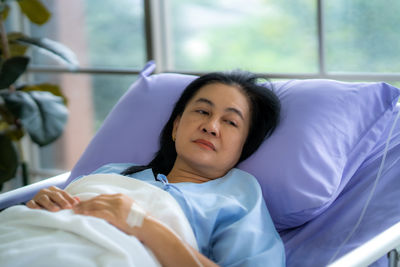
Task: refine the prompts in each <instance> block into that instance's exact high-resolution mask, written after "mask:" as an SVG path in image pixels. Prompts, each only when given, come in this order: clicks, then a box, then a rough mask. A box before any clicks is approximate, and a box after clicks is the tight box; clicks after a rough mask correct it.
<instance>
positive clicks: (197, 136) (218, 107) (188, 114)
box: [172, 83, 250, 178]
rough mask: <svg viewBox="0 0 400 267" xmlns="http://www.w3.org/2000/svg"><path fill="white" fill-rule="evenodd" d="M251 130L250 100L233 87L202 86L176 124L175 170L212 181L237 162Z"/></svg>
mask: <svg viewBox="0 0 400 267" xmlns="http://www.w3.org/2000/svg"><path fill="white" fill-rule="evenodd" d="M249 128H250V107H249V101H248V98H247V97H246V96H245V95H244V93H243V92H242V91H241V90H240V89H238V88H237V87H234V86H229V85H225V84H221V83H213V84H209V85H206V86H203V87H202V88H201V89H200V90H199V91H197V93H196V94H195V95H194V97H193V98H192V99H191V100H190V101H189V102H188V104H187V105H186V108H185V110H184V112H183V114H182V116H180V117H178V118H177V119H176V120H175V122H174V128H173V132H172V136H173V137H174V138H175V146H176V152H177V159H176V162H175V166H176V167H180V168H185V169H186V170H189V171H195V173H198V174H200V175H204V176H207V177H209V178H218V177H221V176H223V175H225V174H226V172H227V171H229V170H230V169H231V168H232V167H234V166H235V165H236V163H237V162H238V160H239V158H240V155H241V153H242V149H243V145H244V143H245V141H246V138H247V135H248V132H249Z"/></svg>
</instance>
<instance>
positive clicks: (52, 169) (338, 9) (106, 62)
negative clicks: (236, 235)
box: [3, 0, 400, 191]
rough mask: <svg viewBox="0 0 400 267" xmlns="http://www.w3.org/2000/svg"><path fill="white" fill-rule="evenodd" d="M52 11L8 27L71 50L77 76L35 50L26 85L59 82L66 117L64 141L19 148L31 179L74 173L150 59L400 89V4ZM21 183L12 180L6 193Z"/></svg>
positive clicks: (183, 67) (78, 6)
mask: <svg viewBox="0 0 400 267" xmlns="http://www.w3.org/2000/svg"><path fill="white" fill-rule="evenodd" d="M42 3H43V4H44V5H45V6H46V7H47V9H48V10H49V11H50V12H51V13H52V16H51V19H50V21H49V22H48V23H46V25H43V26H35V25H33V24H29V23H27V22H26V19H25V18H23V16H20V14H19V13H18V9H14V10H15V11H14V13H13V14H12V16H10V18H9V19H8V20H7V21H6V26H7V28H8V29H10V30H13V29H15V30H18V31H23V32H25V33H26V34H29V35H30V36H36V37H47V38H50V39H53V40H56V41H59V42H60V43H63V44H65V45H66V46H68V47H69V48H70V49H71V50H72V51H74V52H75V54H76V55H77V58H78V61H79V63H80V66H79V68H78V69H76V70H74V71H71V70H69V69H68V68H64V67H62V66H61V65H60V64H59V63H58V62H57V61H52V59H49V57H43V56H42V55H41V54H40V53H42V52H41V51H33V50H32V52H31V57H32V58H33V60H32V62H31V63H30V67H29V70H28V75H27V77H26V79H28V80H30V81H34V82H52V83H56V84H60V86H61V88H62V89H63V93H64V94H65V95H66V97H67V98H68V110H69V113H70V115H69V119H68V122H67V125H66V128H65V130H64V132H63V135H62V137H61V138H59V139H58V140H57V141H56V142H54V143H52V144H51V145H48V146H45V147H41V148H39V147H38V146H37V145H35V144H33V143H32V142H31V141H30V140H29V138H28V137H26V138H25V137H24V140H23V142H22V144H23V148H24V151H25V153H24V160H25V161H26V162H28V166H29V173H30V176H29V177H30V178H29V179H30V181H29V182H35V181H38V180H40V179H43V178H47V177H50V176H53V175H56V174H60V173H63V172H65V171H70V170H71V168H72V167H73V166H74V164H75V163H76V162H77V160H78V159H79V157H80V155H81V154H82V152H83V151H84V149H85V147H86V146H87V145H88V143H89V142H90V140H91V138H92V137H93V135H94V134H95V133H96V131H97V130H98V129H99V126H100V125H101V123H102V121H103V120H104V118H105V117H106V116H107V114H108V112H109V111H110V110H111V108H112V107H113V105H114V104H115V103H116V102H117V101H118V99H119V98H120V97H121V95H122V94H124V92H125V91H126V90H127V89H128V88H129V86H130V85H131V84H132V83H133V82H134V81H135V80H136V78H137V75H138V73H139V71H140V70H141V68H142V67H143V66H144V65H145V63H146V62H147V61H148V60H151V59H154V60H155V61H156V64H157V69H156V72H181V73H191V74H201V73H204V72H209V71H214V70H228V69H233V68H241V69H246V70H250V71H254V72H260V73H264V74H265V75H267V76H268V77H269V78H270V79H271V80H280V79H306V78H328V79H338V80H347V81H386V82H389V83H391V84H393V85H395V86H399V85H400V27H399V25H400V16H399V14H400V1H397V0H387V1H380V0H369V1H365V0H352V1H348V0H297V1H291V0H115V1H109V0H68V1H62V0H42ZM20 185H21V181H20V179H18V177H17V178H15V179H13V180H10V181H9V182H7V184H6V185H5V186H4V188H3V191H7V190H9V189H11V188H15V187H18V186H20Z"/></svg>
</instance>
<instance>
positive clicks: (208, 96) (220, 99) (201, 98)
mask: <svg viewBox="0 0 400 267" xmlns="http://www.w3.org/2000/svg"><path fill="white" fill-rule="evenodd" d="M190 103H191V104H194V103H204V104H209V105H210V106H213V105H214V106H221V108H231V107H233V108H240V109H241V110H242V112H245V113H247V112H248V111H249V100H248V97H247V96H246V94H245V93H244V92H243V91H242V90H241V89H239V88H238V87H237V86H233V85H226V84H222V83H212V84H207V85H205V86H203V87H201V88H200V89H199V90H198V91H197V92H196V94H195V95H194V96H193V97H192V99H191V100H190Z"/></svg>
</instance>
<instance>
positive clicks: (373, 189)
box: [328, 111, 400, 264]
mask: <svg viewBox="0 0 400 267" xmlns="http://www.w3.org/2000/svg"><path fill="white" fill-rule="evenodd" d="M399 117H400V111H398V113H397V116H396V119H395V120H394V122H393V125H392V128H391V129H390V132H389V136H388V138H387V139H386V146H385V150H384V152H383V156H382V161H381V165H380V166H379V170H378V174H377V175H376V178H375V182H374V185H373V186H372V189H371V192H370V193H369V195H368V198H367V201H366V202H365V205H364V207H363V210H362V211H361V215H360V217H359V218H358V221H357V223H356V224H355V225H354V227H353V229H352V231H351V232H350V233H349V235H348V236H347V237H346V239H345V240H344V241H343V242H342V244H340V246H339V247H338V249H337V250H336V252H335V254H334V255H333V256H332V258H331V259H330V260H329V262H328V264H330V263H332V262H333V260H334V259H335V258H336V256H337V255H338V254H339V252H340V251H341V250H342V248H343V246H344V245H345V244H346V243H347V241H349V239H350V238H351V237H352V236H353V234H354V232H355V231H356V230H357V228H358V227H359V226H360V224H361V221H362V219H363V218H364V215H365V212H366V210H367V208H368V206H369V203H370V202H371V199H372V196H373V195H374V192H375V190H376V186H377V184H378V181H379V179H380V178H381V175H382V171H383V166H384V165H385V160H386V155H387V153H388V150H389V143H390V140H391V139H392V134H393V130H394V128H395V126H396V123H397V120H398V118H399Z"/></svg>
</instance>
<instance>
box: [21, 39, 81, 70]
mask: <svg viewBox="0 0 400 267" xmlns="http://www.w3.org/2000/svg"><path fill="white" fill-rule="evenodd" d="M16 42H18V43H20V44H24V45H32V46H33V47H36V48H39V49H40V50H44V51H46V52H49V53H47V54H49V55H50V56H53V57H54V58H55V59H57V60H61V62H62V63H65V64H67V65H69V67H70V68H72V69H74V68H76V67H78V65H79V63H78V60H77V59H76V56H75V53H74V52H72V50H71V49H69V48H68V47H66V46H65V45H63V44H61V43H58V42H56V41H53V40H50V39H47V38H32V37H27V36H23V37H20V38H17V39H16Z"/></svg>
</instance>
